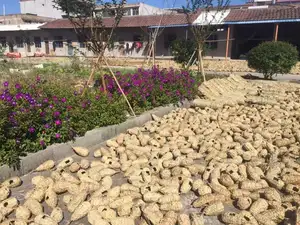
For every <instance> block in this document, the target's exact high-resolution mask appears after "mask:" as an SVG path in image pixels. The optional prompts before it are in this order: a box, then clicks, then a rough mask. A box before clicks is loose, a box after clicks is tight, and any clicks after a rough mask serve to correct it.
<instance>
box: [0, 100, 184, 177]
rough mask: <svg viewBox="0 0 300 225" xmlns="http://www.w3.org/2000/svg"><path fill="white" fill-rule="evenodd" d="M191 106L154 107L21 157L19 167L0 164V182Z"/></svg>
mask: <svg viewBox="0 0 300 225" xmlns="http://www.w3.org/2000/svg"><path fill="white" fill-rule="evenodd" d="M189 106H190V102H189V101H184V102H183V103H179V104H178V106H175V105H169V106H164V107H158V108H154V109H152V110H149V111H147V112H144V113H142V114H141V115H139V116H137V117H132V118H129V119H127V120H126V121H125V122H123V123H120V124H117V125H111V126H106V127H102V128H96V129H93V130H90V131H87V132H86V134H85V135H84V136H82V137H77V138H76V139H75V140H74V142H73V141H70V142H67V143H61V144H53V145H50V146H48V147H47V148H46V149H44V150H43V151H38V152H36V153H29V154H28V155H27V156H25V157H22V158H21V161H20V166H19V168H18V169H17V168H13V167H9V166H8V165H3V166H0V182H1V181H3V180H5V179H8V178H9V177H12V176H22V175H25V174H28V173H30V172H31V171H33V170H34V169H35V168H37V167H38V166H39V165H40V164H41V163H43V162H45V161H47V160H54V161H60V160H62V159H63V158H64V157H67V156H72V155H74V152H73V150H72V147H71V146H82V147H86V148H90V149H94V148H97V147H99V145H102V143H103V142H105V141H106V140H108V139H110V138H113V137H115V136H117V135H118V134H120V133H123V132H125V131H126V130H127V129H130V128H133V127H137V126H142V125H143V124H144V123H146V122H148V121H150V120H152V114H154V115H156V116H160V117H162V116H163V115H166V114H168V113H170V112H171V111H172V110H173V109H176V108H177V107H184V108H188V107H189Z"/></svg>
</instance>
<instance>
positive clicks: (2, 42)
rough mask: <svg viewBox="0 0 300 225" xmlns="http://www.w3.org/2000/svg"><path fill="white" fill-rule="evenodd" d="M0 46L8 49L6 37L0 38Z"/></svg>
mask: <svg viewBox="0 0 300 225" xmlns="http://www.w3.org/2000/svg"><path fill="white" fill-rule="evenodd" d="M0 45H1V47H3V48H6V47H7V39H6V37H4V36H1V37H0Z"/></svg>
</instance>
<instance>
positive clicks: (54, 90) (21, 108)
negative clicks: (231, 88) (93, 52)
mask: <svg viewBox="0 0 300 225" xmlns="http://www.w3.org/2000/svg"><path fill="white" fill-rule="evenodd" d="M116 77H117V79H118V80H119V82H120V85H121V87H122V89H123V91H124V92H125V94H126V96H127V98H128V100H129V102H130V103H131V105H132V107H133V109H134V111H135V112H136V113H137V114H141V113H143V112H145V111H147V110H150V109H152V108H155V107H159V106H163V105H168V104H172V103H178V102H180V101H182V100H184V99H192V98H193V97H194V96H195V94H196V91H197V86H198V82H197V81H196V80H195V78H194V77H192V75H191V74H189V73H188V72H186V71H180V70H174V69H169V70H167V69H159V68H157V67H154V68H152V69H149V70H144V69H138V70H137V71H136V72H135V73H121V72H117V73H116ZM75 80H76V79H75ZM99 83H100V84H99V86H95V87H93V88H87V89H86V90H85V91H84V92H83V90H82V88H80V87H79V88H76V87H75V86H74V79H71V77H70V76H66V77H65V76H64V75H63V74H62V75H59V74H55V75H50V74H48V75H45V76H44V75H40V76H36V77H34V75H33V76H30V75H28V76H26V77H25V78H24V77H23V76H12V77H10V79H9V80H7V81H5V82H4V83H3V87H2V88H1V90H0V91H1V92H0V113H1V115H2V118H1V120H0V129H1V131H0V132H1V133H0V137H1V143H0V144H1V149H0V164H1V165H4V164H8V165H13V166H20V163H19V158H20V157H24V156H25V155H26V154H27V153H35V152H37V151H40V150H42V149H45V148H46V147H47V146H50V145H52V144H54V143H65V142H67V141H70V140H73V139H74V138H76V137H79V136H83V135H84V134H85V133H86V132H87V131H88V130H92V129H94V128H99V127H105V126H108V125H113V124H119V123H122V122H124V121H125V120H126V118H127V117H128V111H129V110H128V106H127V104H126V102H125V100H124V98H123V97H122V95H121V93H120V90H119V89H118V88H117V85H116V82H115V81H114V80H113V79H112V78H111V76H109V75H105V83H106V90H105V89H104V87H103V86H101V84H102V83H101V82H99Z"/></svg>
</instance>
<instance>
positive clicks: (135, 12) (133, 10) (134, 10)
mask: <svg viewBox="0 0 300 225" xmlns="http://www.w3.org/2000/svg"><path fill="white" fill-rule="evenodd" d="M132 15H133V16H138V15H139V8H133V9H132Z"/></svg>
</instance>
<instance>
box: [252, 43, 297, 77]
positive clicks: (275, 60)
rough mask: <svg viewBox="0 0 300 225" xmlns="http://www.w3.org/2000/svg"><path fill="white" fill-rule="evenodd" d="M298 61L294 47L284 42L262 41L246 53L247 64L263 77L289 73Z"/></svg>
mask: <svg viewBox="0 0 300 225" xmlns="http://www.w3.org/2000/svg"><path fill="white" fill-rule="evenodd" d="M297 61H298V51H297V49H296V47H294V46H293V45H291V44H289V43H286V42H281V41H278V42H264V43H262V44H260V45H258V46H257V47H255V48H253V49H252V50H251V51H250V52H249V54H248V66H249V67H250V68H253V69H255V70H257V71H258V72H260V73H263V75H264V77H265V79H272V77H273V75H276V74H284V73H289V72H290V70H291V69H292V67H293V66H294V65H295V64H296V63H297Z"/></svg>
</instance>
